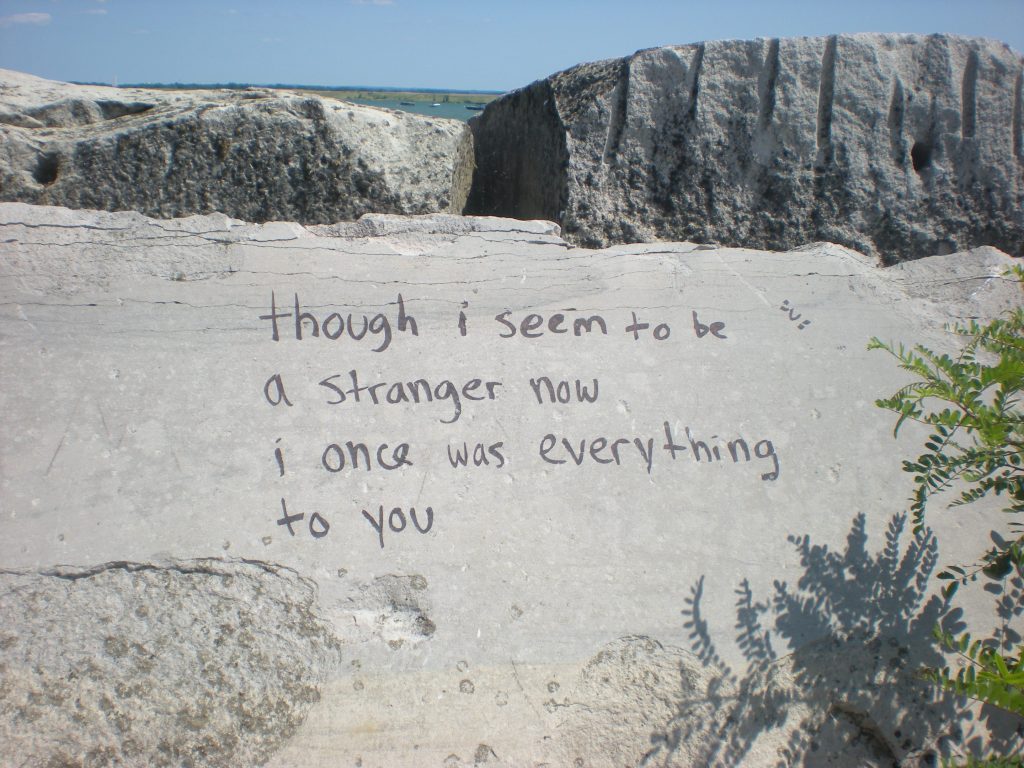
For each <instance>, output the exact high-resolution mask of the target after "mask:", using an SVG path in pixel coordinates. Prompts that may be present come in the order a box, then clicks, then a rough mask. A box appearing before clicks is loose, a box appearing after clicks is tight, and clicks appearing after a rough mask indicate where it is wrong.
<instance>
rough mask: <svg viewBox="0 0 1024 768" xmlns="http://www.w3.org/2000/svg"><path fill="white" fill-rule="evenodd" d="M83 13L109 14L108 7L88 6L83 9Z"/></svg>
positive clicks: (91, 14)
mask: <svg viewBox="0 0 1024 768" xmlns="http://www.w3.org/2000/svg"><path fill="white" fill-rule="evenodd" d="M82 13H87V14H89V15H90V16H106V15H107V9H106V8H88V9H86V10H84V11H82Z"/></svg>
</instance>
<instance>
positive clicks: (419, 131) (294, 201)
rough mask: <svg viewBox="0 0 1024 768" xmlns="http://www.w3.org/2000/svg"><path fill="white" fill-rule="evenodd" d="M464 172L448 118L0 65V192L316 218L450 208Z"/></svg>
mask: <svg viewBox="0 0 1024 768" xmlns="http://www.w3.org/2000/svg"><path fill="white" fill-rule="evenodd" d="M472 169H473V142H472V136H471V135H470V132H469V129H468V128H467V127H466V125H465V124H464V123H462V122H460V121H456V120H443V119H434V118H426V117H421V116H418V115H411V114H408V113H405V112H396V111H393V110H382V109H375V108H373V107H364V106H360V105H357V104H351V103H347V102H341V101H337V100H335V99H323V98H320V97H317V96H313V95H309V94H299V93H289V92H287V91H276V90H275V91H271V90H266V89H246V90H240V91H163V90H143V89H134V88H133V89H122V88H105V87H101V86H78V85H70V84H66V83H57V82H52V81H49V80H42V79H40V78H36V77H32V76H30V75H25V74H22V73H19V72H11V71H8V70H2V71H0V200H9V201H20V202H26V203H36V204H48V205H63V206H67V207H69V208H95V209H100V210H110V211H126V210H135V211H140V212H142V213H145V214H147V215H150V216H156V217H162V218H171V217H174V216H187V215H189V214H195V213H212V212H214V211H217V212H220V213H225V214H227V215H229V216H235V217H238V218H244V219H247V220H249V221H298V222H303V223H306V224H328V223H332V222H336V221H343V220H353V219H357V218H359V216H361V215H363V214H364V213H409V214H426V213H434V212H453V213H460V212H461V211H462V208H463V206H464V204H465V201H466V196H467V194H468V193H469V183H470V178H471V175H472Z"/></svg>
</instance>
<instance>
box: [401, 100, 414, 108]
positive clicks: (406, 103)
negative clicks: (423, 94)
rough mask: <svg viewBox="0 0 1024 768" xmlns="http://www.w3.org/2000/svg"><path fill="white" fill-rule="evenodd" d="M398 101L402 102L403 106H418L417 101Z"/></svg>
mask: <svg viewBox="0 0 1024 768" xmlns="http://www.w3.org/2000/svg"><path fill="white" fill-rule="evenodd" d="M398 103H399V104H401V105H402V106H403V107H415V106H416V102H415V101H400V102H398Z"/></svg>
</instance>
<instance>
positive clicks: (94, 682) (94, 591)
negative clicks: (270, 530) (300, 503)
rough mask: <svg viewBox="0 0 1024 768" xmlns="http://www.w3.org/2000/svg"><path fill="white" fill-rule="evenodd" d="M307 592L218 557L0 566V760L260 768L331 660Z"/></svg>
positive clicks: (261, 567)
mask: <svg viewBox="0 0 1024 768" xmlns="http://www.w3.org/2000/svg"><path fill="white" fill-rule="evenodd" d="M315 597H316V590H315V587H314V586H313V585H312V584H311V583H310V582H309V581H308V580H306V579H302V578H299V577H298V575H297V574H295V573H294V572H291V571H290V570H289V569H287V568H281V567H279V566H272V565H267V564H260V563H252V562H238V561H228V560H221V559H204V560H192V561H186V562H166V563H161V564H153V563H128V562H118V563H106V564H104V565H100V566H97V567H93V568H88V569H85V568H69V567H59V568H53V569H50V570H47V571H43V572H10V571H3V572H0V612H2V614H3V616H4V622H3V627H2V628H0V742H2V743H3V745H4V752H5V755H4V757H0V764H2V765H5V766H6V765H23V766H40V767H41V766H53V765H110V766H113V765H119V766H122V765H123V766H179V765H203V766H211V767H212V766H238V765H261V764H262V763H263V762H264V761H265V760H266V759H267V757H268V756H270V755H271V754H273V753H274V752H275V751H276V750H277V749H278V748H279V747H280V745H281V744H282V743H284V742H285V741H287V740H288V739H289V738H290V737H291V736H292V735H293V734H294V733H295V732H296V730H297V729H298V727H299V725H301V723H302V722H303V720H304V719H305V717H306V714H307V712H308V711H309V709H310V707H311V706H313V705H314V704H315V703H316V702H317V701H319V699H320V686H321V685H322V684H323V682H324V680H325V679H326V677H327V675H328V672H329V671H330V670H331V669H332V668H334V667H335V666H337V662H338V650H339V645H338V642H337V641H336V640H335V639H334V636H333V632H332V630H331V628H330V625H329V624H328V623H327V622H325V621H323V620H322V619H321V618H320V616H319V615H318V606H317V604H316V599H315ZM12 758H16V759H14V761H13V762H8V760H9V759H12Z"/></svg>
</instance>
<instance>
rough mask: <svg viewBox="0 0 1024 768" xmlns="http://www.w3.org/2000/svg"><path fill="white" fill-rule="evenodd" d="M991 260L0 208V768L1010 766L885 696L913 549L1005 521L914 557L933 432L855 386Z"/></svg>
mask: <svg viewBox="0 0 1024 768" xmlns="http://www.w3.org/2000/svg"><path fill="white" fill-rule="evenodd" d="M1012 263H1013V260H1012V259H1011V258H1010V257H1008V256H1007V255H1006V254H1003V253H999V252H997V251H995V250H993V249H987V248H982V249H976V250H974V251H970V252H964V253H959V254H952V255H949V256H946V257H935V258H930V259H922V260H919V261H916V262H914V263H912V264H906V265H900V266H896V267H890V268H883V267H881V266H880V264H879V262H878V260H875V259H871V258H868V257H865V256H863V255H862V254H859V253H856V252H853V251H851V250H849V249H847V248H844V247H841V246H836V245H832V244H828V243H816V244H812V245H808V246H804V247H801V248H799V249H794V250H792V251H788V252H782V253H771V252H763V251H753V250H744V249H734V248H716V247H709V246H698V245H695V244H693V243H658V244H654V245H650V244H647V245H645V244H633V245H624V246H615V247H612V248H608V249H605V250H587V249H583V248H577V247H573V246H571V245H570V244H568V243H566V242H565V241H564V240H562V238H561V237H560V236H559V232H558V227H557V226H556V225H554V224H552V223H549V222H540V221H513V220H507V219H495V218H474V217H465V218H463V217H457V216H448V215H441V214H432V215H428V216H423V217H397V216H390V215H372V216H368V217H364V218H362V219H360V220H359V221H356V222H351V223H341V224H332V225H323V226H311V227H303V226H301V225H298V224H295V223H290V222H270V223H266V224H263V225H254V224H247V223H244V222H242V221H239V220H236V219H231V218H228V217H227V216H224V215H223V214H211V215H205V216H195V217H190V218H185V219H173V220H158V219H152V218H147V217H145V216H142V215H141V214H139V213H135V212H130V213H110V212H97V211H73V210H68V209H66V208H52V207H40V206H31V205H26V204H21V203H4V204H0V361H2V364H0V413H2V414H3V417H2V419H3V434H4V436H5V439H4V440H3V441H0V568H3V569H4V572H3V573H2V574H0V614H2V615H3V617H4V622H3V626H2V627H0V665H2V669H0V742H4V743H5V744H6V743H11V740H12V739H13V740H14V741H13V743H15V744H16V746H17V749H12V750H0V766H2V768H8V766H11V768H14V766H22V765H29V766H33V765H39V766H45V765H54V764H60V763H61V761H63V763H64V764H67V763H68V762H69V761H71V762H72V764H80V763H81V762H84V760H85V756H86V755H91V757H90V758H89V759H90V760H94V761H95V762H97V763H98V764H111V765H114V764H120V765H125V766H143V765H153V764H161V761H163V762H171V761H172V760H173V761H176V762H174V764H178V765H181V764H194V765H204V764H205V765H220V764H236V765H241V764H245V765H255V764H260V763H263V764H265V765H267V766H268V768H299V767H301V768H328V767H329V766H330V767H331V768H333V767H334V766H337V765H339V764H352V765H355V764H359V763H362V765H363V766H365V768H370V766H410V765H414V766H418V765H428V766H429V765H437V766H445V765H447V766H461V765H481V764H486V765H488V766H490V765H495V766H500V765H504V766H515V767H516V768H521V767H522V766H540V765H543V764H547V765H550V766H562V765H569V766H574V765H585V766H603V765H610V764H614V765H616V766H621V765H647V766H694V767H696V766H707V765H709V764H716V763H717V764H719V765H727V766H730V768H731V767H732V766H734V765H745V766H757V767H760V766H774V765H776V764H778V763H779V762H780V761H783V762H786V763H787V764H794V763H797V762H798V761H800V760H802V761H803V764H805V765H833V766H841V765H845V764H849V763H848V762H846V763H844V760H847V761H848V760H849V756H851V755H852V756H853V758H854V761H855V763H856V764H858V765H861V764H877V765H889V764H893V763H895V762H900V763H902V764H904V765H914V764H915V761H917V762H918V764H927V761H928V760H929V759H933V758H935V756H936V755H945V754H951V753H953V752H955V751H957V750H962V751H966V752H973V753H978V752H980V751H982V750H983V749H984V748H985V747H986V746H989V745H996V744H1010V745H1011V746H1013V745H1014V744H1015V742H1014V739H1017V742H1016V743H1019V740H1020V735H1019V734H1015V733H1014V731H1013V727H1012V726H1011V727H1009V728H1005V729H1004V730H1003V731H1000V730H999V726H998V724H997V725H991V724H990V723H989V722H988V721H979V720H976V721H974V722H973V723H970V724H968V725H967V726H965V728H964V730H963V732H962V733H958V732H956V730H955V728H951V727H950V726H951V724H953V723H956V722H958V715H959V704H958V703H956V702H949V701H945V700H944V701H943V702H939V703H933V702H928V701H926V700H925V698H924V694H925V693H926V689H924V688H922V686H921V683H920V681H918V680H916V679H915V678H914V671H915V670H916V668H917V665H919V664H921V663H935V661H936V660H937V656H936V653H935V649H934V645H933V643H932V641H931V638H930V630H931V628H932V626H933V625H934V623H935V622H936V621H939V620H940V618H939V616H940V614H941V610H940V609H941V605H940V604H939V603H940V602H941V601H940V600H939V598H938V597H937V595H936V593H937V586H938V585H937V584H936V582H935V580H934V578H933V577H934V573H935V569H936V566H937V564H946V563H955V562H963V561H965V560H966V559H967V558H972V557H974V556H976V555H977V553H978V552H980V551H981V550H983V549H984V548H985V547H986V546H987V545H988V544H989V541H990V539H989V535H990V532H991V531H993V530H1003V529H1002V528H1001V526H1004V525H1005V524H1006V522H1007V520H1006V516H1005V515H1004V514H1003V513H1001V512H1000V511H999V510H998V504H996V505H995V506H989V507H984V506H982V507H979V508H976V509H975V508H971V509H970V510H969V511H968V512H967V513H966V514H964V513H963V512H948V513H947V512H946V511H945V510H943V509H941V507H936V509H935V511H934V514H931V515H930V519H929V524H930V525H932V526H933V527H934V528H935V531H936V537H935V538H934V539H932V538H928V537H922V538H921V539H913V540H911V537H910V533H909V531H908V530H906V529H907V523H906V521H905V520H903V521H902V522H901V520H900V518H899V517H898V516H897V517H894V516H896V515H898V513H899V512H900V511H901V510H902V509H903V508H904V507H905V499H906V497H907V495H908V494H909V492H910V485H911V483H910V478H909V477H908V476H907V475H906V474H905V473H904V472H903V471H902V470H901V461H902V460H903V459H904V458H907V457H908V456H914V455H916V451H917V449H918V446H919V445H920V438H921V437H922V434H921V433H915V432H914V430H913V429H912V428H910V427H909V426H908V427H907V428H906V429H905V430H903V431H901V437H900V440H898V441H897V440H894V439H893V438H892V434H891V432H892V424H893V419H892V416H891V414H888V413H884V412H882V411H880V410H879V409H878V408H877V407H876V406H875V405H874V400H875V399H876V398H878V397H882V396H885V395H888V394H889V393H891V392H893V391H895V390H896V389H897V388H898V387H899V386H901V385H902V384H904V383H905V382H906V376H905V374H904V373H903V372H901V371H900V370H899V369H898V368H897V367H896V366H895V365H894V364H893V361H892V360H891V359H889V358H888V357H887V356H886V355H884V354H883V353H881V352H869V351H867V350H866V344H867V341H868V339H870V338H871V337H872V336H879V337H881V338H882V339H885V340H893V341H900V340H902V341H906V342H922V343H924V344H927V345H929V346H931V347H932V348H934V349H938V350H944V351H950V345H952V344H954V343H955V339H953V338H952V337H951V336H950V335H949V334H948V333H946V332H945V331H944V330H943V325H944V323H947V322H949V321H953V320H957V319H963V318H969V317H976V318H979V319H982V320H984V319H985V318H988V317H991V316H994V315H996V314H998V313H999V312H1002V311H1003V310H1005V309H1006V308H1008V307H1018V306H1020V305H1021V301H1022V295H1021V290H1020V286H1019V285H1018V284H1017V283H1016V282H1015V281H1012V280H1009V279H1005V277H1004V273H1005V270H1006V269H1007V267H1008V266H1009V265H1010V264H1012ZM399 297H401V298H399ZM296 302H298V303H299V304H300V314H302V313H308V314H309V315H311V316H314V317H315V318H316V321H317V326H318V331H319V335H316V336H314V335H313V320H312V319H310V318H306V319H304V320H302V324H301V331H299V330H298V329H297V328H296V324H295V321H296V317H295V316H294V311H295V303H296ZM274 309H276V313H277V314H278V315H279V316H278V321H277V332H278V333H277V340H275V338H274V321H273V320H272V319H271V315H273V314H274ZM289 313H290V315H289ZM403 313H404V316H405V324H404V329H403V327H402V320H401V317H402V316H403ZM350 315H351V318H350V317H349V316H350ZM463 315H464V317H463ZM364 317H365V318H366V320H365V322H364V320H363V318H364ZM537 317H541V318H543V319H542V320H540V321H538V320H537V319H536V318H537ZM595 317H600V318H601V319H602V321H603V323H604V325H605V326H606V332H604V331H602V329H601V324H600V323H599V322H598V321H597V320H595V319H593V318H595ZM578 319H579V320H582V321H583V322H582V324H579V325H578V324H577V323H576V320H578ZM413 320H414V321H415V328H416V332H415V333H413V330H412V327H413V326H412V321H413ZM719 323H720V324H721V325H719ZM631 326H633V327H634V331H635V332H634V331H631V330H629V329H630V327H631ZM511 328H514V333H513V331H512V330H511ZM577 328H578V331H579V332H578V333H577V332H576V330H577ZM588 328H589V330H588ZM385 329H387V330H388V331H389V333H390V335H388V333H387V332H386V330H385ZM559 330H564V331H566V332H565V333H559V332H558V331H559ZM524 332H525V333H524ZM300 333H301V339H300V338H298V337H299V335H300ZM385 341H387V344H385V343H384V342H385ZM353 371H355V372H357V374H358V379H359V382H360V385H361V386H362V389H361V391H360V399H359V400H357V399H356V395H355V394H354V393H353V392H352V390H351V389H350V387H353V386H354V385H353V384H352V383H351V380H350V377H351V373H352V372H353ZM543 376H547V377H551V378H552V380H553V382H562V381H565V382H566V385H565V387H564V388H563V387H561V386H560V385H556V386H557V389H556V400H557V402H549V400H550V397H549V396H548V395H547V394H546V389H545V386H544V384H543V383H542V382H541V380H540V378H539V377H543ZM278 379H279V381H280V384H278ZM420 379H422V380H424V381H427V382H429V383H430V385H431V387H432V392H433V393H434V395H436V396H433V397H432V398H426V396H425V395H424V394H423V389H422V386H420V385H415V391H417V392H418V393H419V399H418V400H416V399H411V398H406V399H404V400H403V399H402V398H400V397H398V396H397V395H396V394H395V393H397V392H399V390H397V389H393V386H394V384H395V383H396V382H397V383H402V382H405V384H403V387H407V388H408V391H413V390H414V385H413V384H411V383H410V382H416V381H418V380H420ZM531 379H535V381H534V384H536V385H537V387H536V391H535V387H534V385H533V384H531ZM577 379H579V380H580V382H581V383H582V384H584V385H586V387H587V388H588V390H589V391H590V393H591V394H592V395H593V396H594V399H593V402H590V401H587V400H586V399H584V400H579V396H578V395H577V390H576V387H575V381H576V380H577ZM445 381H447V382H453V383H454V386H455V388H456V389H457V390H458V392H459V396H460V398H461V401H460V406H459V407H456V406H455V404H454V397H453V395H452V391H451V389H447V390H446V389H445V388H444V386H443V385H442V384H441V383H442V382H445ZM474 381H477V384H476V385H472V382H474ZM325 382H327V383H328V384H334V385H336V386H337V387H339V388H342V389H347V390H349V391H348V394H347V395H346V397H345V399H344V400H343V401H340V402H337V401H339V397H338V393H337V392H336V391H335V390H332V389H331V388H330V387H328V386H327V385H326V384H325ZM382 382H387V383H388V384H387V385H386V386H385V387H384V388H380V387H378V389H376V390H374V392H376V402H375V399H374V397H373V396H372V395H371V393H370V390H369V387H371V386H374V385H379V384H380V383H382ZM482 382H493V383H495V386H494V387H493V391H494V397H493V398H490V397H488V396H487V394H486V392H487V388H486V386H485V385H484V384H483V383H482ZM598 385H599V386H598ZM438 386H441V387H442V388H441V389H438V388H437V387H438ZM467 387H468V388H467ZM598 390H599V391H598ZM538 392H539V393H540V396H539V397H538V394H537V393H538ZM438 393H440V394H438ZM559 393H561V394H562V395H566V397H559ZM285 394H287V398H288V400H287V401H285V400H284V395H285ZM389 398H390V399H389ZM539 400H544V402H539ZM275 403H276V404H275ZM666 425H667V426H666ZM666 429H668V430H669V432H670V433H671V436H672V438H671V439H672V443H671V444H670V443H669V439H670V438H669V435H668V434H667V433H666ZM548 435H551V436H552V437H551V438H548ZM739 439H743V440H744V441H745V442H744V443H743V445H745V446H746V449H747V450H749V454H745V452H744V448H743V447H742V446H741V444H740V443H738V442H737V441H738V440H739ZM350 441H351V442H352V443H353V447H352V448H349V447H348V443H349V442H350ZM581 441H585V442H581ZM602 441H604V442H602ZM612 441H622V442H616V443H615V445H616V450H617V451H618V459H616V458H615V457H613V453H612V448H611V447H610V446H611V444H612ZM691 441H692V442H691ZM385 443H386V444H387V447H386V448H381V447H380V446H382V445H384V444H385ZM730 443H732V448H731V449H730V447H729V446H730ZM358 444H365V445H366V446H367V451H366V454H362V453H360V449H359V448H358V447H357V446H358ZM402 444H407V445H408V446H409V448H408V454H407V456H408V459H409V460H410V461H411V464H408V465H396V461H397V459H396V453H395V451H396V450H397V449H398V446H400V445H402ZM478 444H479V445H480V446H481V448H477V445H478ZM701 444H703V446H702V445H701ZM672 445H674V446H675V448H674V449H672V448H671V446H672ZM332 446H334V448H332ZM278 451H280V453H278ZM353 451H354V453H353ZM460 453H462V455H463V456H465V457H466V464H467V465H468V466H461V465H459V462H458V461H457V460H455V458H454V457H457V456H458V455H459V454H460ZM496 454H498V455H500V456H501V461H499V460H498V458H497V456H496ZM353 456H356V457H358V462H359V464H358V466H355V465H354V462H355V461H356V459H353V458H352V457H353ZM342 457H344V459H345V462H346V464H345V466H344V467H342V466H340V464H341V459H342ZM698 457H699V460H698ZM368 464H371V465H372V466H371V467H370V468H369V469H368V468H367V465H368ZM389 466H391V467H392V468H391V469H389V468H388V467H389ZM428 508H429V512H428ZM396 509H398V510H399V511H398V512H395V510H396ZM412 509H415V510H416V512H415V515H414V514H413V512H412ZM286 513H287V515H288V516H289V518H290V520H289V518H286V517H285V514H286ZM300 515H301V517H298V516H300ZM851 520H853V525H852V526H851ZM901 526H902V527H901ZM964 594H965V598H964V602H963V607H964V611H965V614H964V617H965V618H967V619H969V620H970V621H971V626H972V628H973V627H974V626H985V624H984V622H985V621H987V620H991V619H992V610H993V605H992V602H991V596H990V595H988V594H987V593H985V592H983V591H981V590H980V589H979V590H977V591H976V592H971V591H970V590H969V589H968V590H965V591H964ZM140 608H145V610H144V611H142V612H141V615H140ZM154 616H158V617H162V618H160V620H153V618H152V617H154ZM1014 621H1016V623H1017V624H1019V618H1017V619H1016V620H1014ZM335 645H337V646H340V661H341V663H340V664H339V663H337V662H338V660H339V655H338V653H337V648H335ZM156 651H159V653H155V652H156ZM150 654H155V656H156V658H151V656H150ZM236 662H237V664H238V666H237V667H234V666H232V665H233V664H235V663H236ZM235 669H237V670H238V672H237V675H235V673H234V672H232V671H231V670H235ZM221 675H224V676H226V679H222V677H221ZM175 690H177V691H181V692H182V695H181V697H180V699H181V700H180V701H179V700H175V699H174V697H173V693H172V692H173V691H175ZM239 693H241V694H242V696H241V698H242V699H243V700H245V702H246V704H245V705H244V706H243V705H238V706H236V705H235V703H234V702H235V701H236V700H238V699H239V696H238V694H239ZM222 694H223V695H222ZM317 699H318V700H317ZM260 701H266V702H272V703H273V706H272V707H268V708H264V709H260V708H259V707H260V705H259V704H258V702H260ZM933 704H934V706H933ZM125 733H131V734H132V742H131V744H130V745H129V744H128V741H127V739H121V738H120V736H119V734H125ZM135 734H138V735H139V736H138V738H136V736H135ZM682 736H685V738H683V737H682ZM233 739H237V741H235V740H233ZM164 742H166V743H165V746H166V747H167V748H168V749H170V752H171V754H172V756H173V758H167V757H166V755H167V749H163V750H162V749H161V743H164ZM168 745H169V746H168ZM129 746H130V750H129ZM215 747H216V748H217V749H219V750H220V751H219V752H215V751H212V750H214V748H215ZM126 750H128V751H126ZM175 750H176V751H175ZM612 760H614V761H615V762H614V763H612V762H611V761H612ZM74 761H78V762H74ZM118 761H119V762H118Z"/></svg>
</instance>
